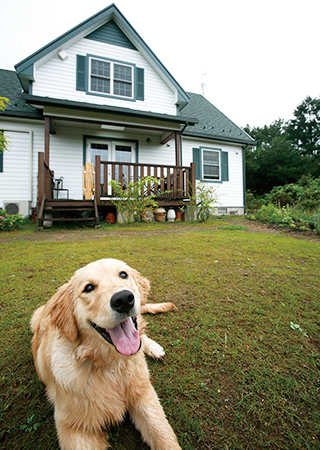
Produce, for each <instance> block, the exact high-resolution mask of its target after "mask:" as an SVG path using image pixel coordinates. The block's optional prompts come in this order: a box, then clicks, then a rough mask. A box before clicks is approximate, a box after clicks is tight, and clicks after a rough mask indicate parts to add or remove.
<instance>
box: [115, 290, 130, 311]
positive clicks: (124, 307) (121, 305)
mask: <svg viewBox="0 0 320 450" xmlns="http://www.w3.org/2000/svg"><path fill="white" fill-rule="evenodd" d="M110 304H111V308H112V309H114V310H115V311H117V312H118V313H128V312H129V311H130V309H131V308H133V306H134V295H133V293H132V292H130V291H126V290H124V291H120V292H117V293H116V294H113V296H112V297H111V300H110Z"/></svg>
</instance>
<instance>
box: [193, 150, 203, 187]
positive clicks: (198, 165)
mask: <svg viewBox="0 0 320 450" xmlns="http://www.w3.org/2000/svg"><path fill="white" fill-rule="evenodd" d="M192 158H193V162H194V163H196V179H197V180H200V178H201V153H200V148H193V149H192Z"/></svg>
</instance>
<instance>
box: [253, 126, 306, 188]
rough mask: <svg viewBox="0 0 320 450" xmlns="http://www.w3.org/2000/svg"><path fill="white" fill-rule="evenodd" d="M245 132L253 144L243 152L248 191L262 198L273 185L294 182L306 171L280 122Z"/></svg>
mask: <svg viewBox="0 0 320 450" xmlns="http://www.w3.org/2000/svg"><path fill="white" fill-rule="evenodd" d="M245 131H246V132H247V133H249V134H250V136H252V137H253V139H254V140H255V141H256V143H257V145H256V147H248V148H247V150H246V173H247V180H246V181H247V189H249V190H250V191H252V192H253V193H255V194H258V195H262V194H265V193H267V192H269V191H270V190H271V189H272V188H273V187H274V186H282V185H284V184H286V183H294V182H296V181H297V180H298V179H299V178H300V177H301V176H302V175H303V174H304V173H305V172H304V167H303V164H302V162H301V160H302V158H301V156H300V155H299V153H298V152H297V151H296V150H295V149H294V148H293V147H292V145H291V144H290V142H289V141H288V135H287V132H286V127H285V124H284V122H283V120H281V119H279V120H276V121H275V122H273V123H272V124H271V125H270V126H267V125H265V126H264V127H263V128H259V127H257V128H250V127H249V126H247V127H246V128H245Z"/></svg>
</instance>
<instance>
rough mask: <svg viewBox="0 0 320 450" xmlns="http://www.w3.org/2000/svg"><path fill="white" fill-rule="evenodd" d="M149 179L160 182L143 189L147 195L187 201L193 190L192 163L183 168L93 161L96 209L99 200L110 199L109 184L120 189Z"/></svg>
mask: <svg viewBox="0 0 320 450" xmlns="http://www.w3.org/2000/svg"><path fill="white" fill-rule="evenodd" d="M145 176H152V177H154V178H157V179H160V182H159V184H156V183H154V184H153V185H150V184H149V185H148V186H147V193H148V194H149V195H150V194H155V195H156V196H157V198H158V199H162V200H168V201H170V200H184V199H188V198H190V195H192V194H193V192H194V189H195V181H196V174H195V163H191V165H190V167H187V166H170V165H159V164H139V163H121V162H111V161H101V159H100V156H99V155H96V159H95V196H96V199H97V203H98V205H99V204H100V201H101V198H102V197H103V198H106V199H108V198H111V197H112V190H111V187H110V186H109V182H110V181H111V180H116V181H118V182H120V183H121V185H122V186H126V185H127V184H128V183H129V182H130V181H132V182H133V183H135V182H136V181H137V180H139V179H140V178H143V177H145Z"/></svg>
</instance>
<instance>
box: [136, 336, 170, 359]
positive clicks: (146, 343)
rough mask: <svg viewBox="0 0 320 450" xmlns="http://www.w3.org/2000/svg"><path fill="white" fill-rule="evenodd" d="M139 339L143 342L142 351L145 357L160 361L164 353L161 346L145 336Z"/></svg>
mask: <svg viewBox="0 0 320 450" xmlns="http://www.w3.org/2000/svg"><path fill="white" fill-rule="evenodd" d="M141 339H142V342H143V351H144V353H145V354H146V355H147V356H150V357H151V358H154V359H160V358H163V357H164V355H165V351H164V349H163V347H161V345H159V344H158V343H157V342H155V341H153V340H152V339H150V338H149V337H148V336H146V335H145V334H144V335H143V336H142V337H141Z"/></svg>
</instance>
